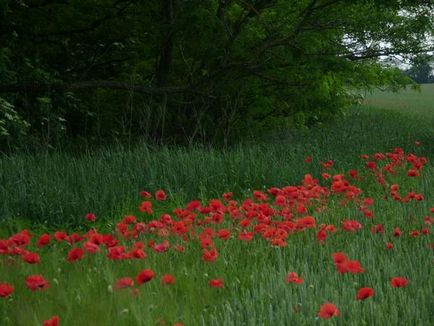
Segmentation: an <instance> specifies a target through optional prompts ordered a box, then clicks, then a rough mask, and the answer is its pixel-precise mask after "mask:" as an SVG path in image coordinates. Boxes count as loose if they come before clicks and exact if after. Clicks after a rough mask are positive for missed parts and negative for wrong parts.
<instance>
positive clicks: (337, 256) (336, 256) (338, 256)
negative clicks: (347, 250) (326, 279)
mask: <svg viewBox="0 0 434 326" xmlns="http://www.w3.org/2000/svg"><path fill="white" fill-rule="evenodd" d="M332 256H333V261H334V262H335V264H341V263H343V262H345V261H347V259H348V258H347V255H345V254H344V253H343V252H335V253H333V255H332Z"/></svg>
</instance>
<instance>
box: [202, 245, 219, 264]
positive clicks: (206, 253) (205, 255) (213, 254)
mask: <svg viewBox="0 0 434 326" xmlns="http://www.w3.org/2000/svg"><path fill="white" fill-rule="evenodd" d="M218 256H219V253H218V251H217V249H216V248H211V249H210V250H208V249H203V250H202V259H203V260H204V261H205V262H208V263H209V262H213V261H215V260H216V259H217V257H218Z"/></svg>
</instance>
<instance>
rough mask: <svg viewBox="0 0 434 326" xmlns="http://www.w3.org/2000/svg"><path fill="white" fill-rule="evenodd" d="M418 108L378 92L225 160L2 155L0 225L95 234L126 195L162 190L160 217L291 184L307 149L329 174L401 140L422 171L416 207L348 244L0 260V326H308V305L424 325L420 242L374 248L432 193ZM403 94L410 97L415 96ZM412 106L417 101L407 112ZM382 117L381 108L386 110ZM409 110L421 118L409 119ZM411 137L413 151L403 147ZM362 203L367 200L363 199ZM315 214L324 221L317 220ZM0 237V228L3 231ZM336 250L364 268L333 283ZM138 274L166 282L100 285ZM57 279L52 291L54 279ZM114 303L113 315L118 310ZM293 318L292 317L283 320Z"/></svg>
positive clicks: (428, 307) (128, 207) (398, 208)
mask: <svg viewBox="0 0 434 326" xmlns="http://www.w3.org/2000/svg"><path fill="white" fill-rule="evenodd" d="M418 96H420V97H423V98H424V99H425V100H422V102H426V104H425V106H424V109H423V110H422V109H417V111H415V110H413V109H412V108H413V106H412V104H411V103H412V102H413V100H414V99H412V98H411V97H410V98H409V100H408V101H409V102H407V104H406V105H404V100H400V101H398V102H397V103H398V104H399V105H397V104H396V103H395V104H393V108H390V107H389V108H387V110H384V109H378V108H374V106H376V105H381V106H384V105H385V104H384V103H385V102H384V101H389V102H388V103H390V97H389V95H384V94H382V95H378V94H377V95H374V97H372V98H369V100H368V103H369V106H365V107H362V108H358V109H354V110H352V112H351V113H350V114H349V115H348V117H347V118H346V119H344V120H342V121H338V122H336V123H334V124H333V125H330V126H325V127H324V128H321V129H318V130H315V131H313V132H311V133H309V134H302V133H297V134H289V135H286V136H285V137H283V136H282V137H281V138H280V139H279V140H277V141H274V142H273V143H270V144H262V145H248V146H247V145H246V146H243V147H240V148H237V149H232V150H228V151H226V152H222V151H215V150H208V149H190V150H180V149H162V150H159V151H152V150H148V149H146V148H136V149H134V150H132V151H125V150H124V149H122V148H116V149H110V150H106V151H103V152H101V153H94V154H92V155H83V156H82V157H79V158H77V157H65V156H64V155H62V154H57V155H50V156H44V155H40V156H36V157H31V158H29V157H23V156H15V157H11V158H7V159H6V158H3V159H1V160H0V171H1V173H2V174H1V176H0V178H1V179H0V198H1V200H0V214H1V215H0V216H1V217H2V218H9V219H15V218H16V217H19V218H20V220H26V219H27V220H33V221H38V222H44V221H45V222H46V226H44V227H47V228H50V225H51V224H52V223H58V224H71V223H74V222H77V221H81V220H83V215H84V214H85V213H86V212H87V211H94V212H96V213H97V215H98V216H99V217H100V219H106V221H107V222H106V223H105V224H106V226H107V225H110V224H111V223H112V222H110V220H111V221H113V218H114V217H116V218H119V217H121V216H122V215H121V214H123V213H131V212H135V209H133V208H132V207H135V206H136V204H137V202H138V198H137V192H138V190H140V189H150V190H154V189H156V188H158V187H163V188H165V189H167V190H168V191H169V193H170V194H171V195H172V197H173V198H174V199H173V201H172V202H169V203H168V204H167V205H168V206H167V207H163V209H164V210H171V209H172V208H173V207H175V206H176V205H178V204H180V203H182V202H184V201H185V200H186V199H193V198H196V197H199V198H210V197H211V196H213V195H217V194H220V193H221V192H222V191H227V190H232V191H234V192H235V193H236V195H237V196H239V197H242V196H243V194H244V192H246V191H248V189H259V188H263V187H264V186H267V187H268V186H283V185H287V184H295V183H297V184H298V183H299V181H300V179H301V178H302V176H303V175H304V174H305V173H309V172H311V173H313V174H314V175H316V176H318V175H319V173H320V169H319V168H318V167H317V166H316V164H315V165H312V166H307V165H305V164H304V163H303V159H304V157H305V156H307V155H312V156H313V157H314V160H315V162H316V163H318V162H320V161H325V160H327V159H333V160H335V162H336V169H335V170H334V172H336V173H338V172H345V171H348V170H349V169H350V168H361V166H362V163H361V162H360V160H359V158H358V156H359V155H360V154H362V153H368V154H371V153H375V152H381V151H386V150H391V149H392V148H393V147H395V146H402V147H404V148H405V149H406V150H408V151H415V152H416V153H417V154H420V155H425V156H427V157H428V159H429V160H430V163H429V164H428V166H427V167H426V169H425V170H424V172H423V178H422V179H421V180H419V181H418V182H416V183H415V184H410V185H409V186H411V187H414V188H415V190H417V191H420V192H422V193H424V195H425V197H426V199H427V200H426V201H425V202H422V203H421V204H419V205H413V206H409V207H407V206H403V205H399V204H395V205H391V204H384V205H380V204H379V205H378V206H376V207H375V208H374V210H375V211H376V212H377V217H376V219H375V220H374V222H375V223H383V224H384V225H385V226H387V230H388V231H389V233H388V236H384V237H383V236H379V235H372V234H371V233H370V232H369V223H370V222H365V221H366V220H364V219H363V218H362V219H361V221H362V222H363V223H366V225H365V227H364V230H363V231H361V232H359V233H357V234H355V235H354V236H350V237H348V236H347V235H345V234H340V235H338V236H336V237H332V238H331V239H330V240H328V241H327V242H326V244H325V245H324V246H319V245H318V244H317V243H316V242H315V241H314V240H313V239H314V233H309V234H298V235H295V236H293V237H290V238H289V241H288V248H285V249H272V248H269V246H268V245H265V244H264V243H263V242H262V241H260V240H254V241H255V242H254V243H249V244H244V243H239V242H238V241H232V242H230V243H228V244H226V245H225V249H224V250H223V249H222V246H223V244H222V243H218V244H217V246H218V248H219V249H222V250H221V255H222V256H221V257H220V258H219V260H218V261H217V262H216V263H215V264H211V265H208V264H204V263H203V262H202V261H201V260H200V251H199V250H198V248H197V245H196V246H192V248H189V250H188V252H187V253H186V254H185V255H180V254H176V253H170V254H167V255H156V254H152V253H151V254H150V257H149V258H148V259H147V260H146V261H145V263H144V264H143V263H142V262H114V263H113V262H108V261H106V260H105V259H104V258H103V257H86V259H85V261H84V262H82V263H78V264H76V265H73V266H72V267H71V266H70V265H69V264H67V263H65V262H64V261H63V256H64V255H65V252H66V250H67V248H66V247H65V248H64V249H63V252H57V251H54V250H52V251H46V252H44V254H43V261H44V262H45V263H42V264H41V265H38V266H30V265H27V266H25V267H22V268H19V270H17V268H15V267H13V266H9V267H7V266H6V265H5V264H3V265H1V266H0V281H1V280H2V279H3V280H4V281H9V282H11V283H13V284H17V289H16V295H15V296H14V297H12V298H11V299H10V300H9V301H8V302H7V303H5V302H4V301H2V302H0V312H2V313H1V314H0V316H1V317H0V318H2V319H0V320H1V322H0V323H1V324H2V325H33V324H35V325H38V324H39V325H40V324H41V322H40V321H41V320H43V319H46V318H48V317H50V316H51V315H52V314H59V315H61V318H62V321H63V322H64V324H66V325H85V324H89V325H153V324H156V321H157V320H159V319H161V320H162V321H164V323H162V324H161V325H170V323H173V322H175V321H182V322H184V323H185V325H197V324H205V325H243V324H247V325H311V324H313V323H314V322H315V321H316V317H315V316H316V313H317V311H318V309H319V306H320V305H321V304H322V303H324V302H325V301H332V302H334V303H336V305H337V306H338V307H339V308H340V309H341V316H340V317H338V318H336V319H334V321H333V322H334V323H336V324H339V325H398V324H401V325H427V324H429V322H430V320H432V319H433V318H434V312H433V310H432V293H434V284H433V279H434V274H433V269H432V260H433V252H432V251H429V250H427V249H426V248H425V245H426V244H427V243H428V242H433V241H432V235H431V236H429V237H425V238H421V239H420V240H417V241H415V240H413V239H412V238H409V237H408V236H406V237H402V238H399V239H397V240H396V241H394V242H395V248H394V250H393V251H390V252H386V251H385V250H384V244H385V242H386V241H388V240H390V238H391V237H390V232H391V230H392V228H393V227H394V226H400V227H401V228H402V229H403V231H404V233H405V234H406V235H407V234H408V232H409V231H410V230H412V229H413V228H417V227H420V223H418V222H415V221H414V220H412V219H409V217H410V216H411V215H416V216H417V217H419V220H420V218H421V217H422V216H423V214H424V212H426V211H427V209H428V207H430V205H431V206H432V204H433V198H434V168H433V165H432V161H433V159H434V148H433V146H432V145H433V143H432V140H433V137H434V101H433V102H432V104H431V106H429V104H427V103H428V101H429V100H428V97H429V96H431V95H430V93H426V92H423V93H422V95H418ZM416 98H417V99H418V98H419V97H416ZM417 107H418V108H420V107H421V106H419V105H418V106H417ZM390 109H393V110H390ZM418 112H424V114H423V116H422V114H420V113H418ZM414 140H419V141H421V142H422V143H423V146H422V147H420V148H414V144H413V143H414ZM371 195H374V196H377V197H378V196H379V195H375V193H371ZM345 217H346V218H349V219H359V218H360V213H359V212H358V211H357V210H355V209H347V208H338V207H335V208H333V209H332V210H330V211H329V213H328V214H325V215H324V216H323V217H321V222H323V221H327V222H332V223H335V224H337V225H338V224H339V223H340V221H341V220H342V219H343V218H345ZM323 219H324V220H323ZM1 232H3V233H6V232H8V230H5V228H3V229H2V230H1ZM334 251H345V252H346V253H347V254H348V256H349V257H351V258H353V259H358V260H360V261H361V262H362V264H363V266H364V267H365V269H366V271H367V272H366V273H364V274H360V275H356V276H352V275H344V276H342V275H338V274H337V273H336V271H335V267H334V266H333V263H332V261H331V253H332V252H334ZM144 267H151V268H153V269H154V270H155V271H156V273H157V275H161V274H162V273H172V274H174V275H175V276H176V277H177V279H178V282H177V284H176V285H175V286H174V287H173V288H168V289H162V288H161V286H160V285H159V284H158V282H154V283H152V284H148V285H146V286H145V287H144V288H143V289H141V292H142V293H141V295H139V296H138V297H137V298H134V299H132V298H131V296H130V295H129V294H128V293H114V294H113V293H111V292H110V291H109V289H108V285H109V284H113V282H114V280H115V279H117V278H118V277H122V276H134V275H136V273H137V271H139V270H141V269H143V268H144ZM290 270H294V271H296V272H297V273H299V274H300V275H302V276H303V277H304V278H305V282H304V283H303V284H302V285H300V286H291V285H287V284H285V283H284V282H283V278H284V276H285V275H286V273H287V272H288V271H290ZM30 273H43V274H44V275H45V276H46V277H47V278H49V279H50V280H51V281H52V287H51V288H50V290H49V291H47V292H46V293H44V294H42V293H30V292H28V291H27V290H26V289H24V285H23V281H22V280H23V278H24V276H25V275H28V274H30ZM219 275H222V276H223V277H224V280H225V285H226V287H225V289H223V290H216V289H211V288H209V287H208V285H207V283H208V280H209V278H210V277H217V276H219ZM403 275H406V276H408V277H409V278H410V280H411V285H410V286H409V287H408V288H406V289H391V288H390V286H389V284H388V281H389V278H390V276H403ZM54 279H56V280H58V284H59V285H57V284H56V281H54ZM361 286H372V287H374V288H375V290H376V291H377V294H376V296H375V297H374V298H371V299H369V301H366V302H363V303H362V304H361V303H360V302H356V301H354V296H355V293H356V290H357V289H358V288H359V287H361ZM125 309H127V310H125ZM295 311H298V312H295Z"/></svg>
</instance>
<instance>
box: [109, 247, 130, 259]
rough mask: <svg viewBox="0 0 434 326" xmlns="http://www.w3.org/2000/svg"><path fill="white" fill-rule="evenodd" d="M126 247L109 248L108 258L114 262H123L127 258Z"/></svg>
mask: <svg viewBox="0 0 434 326" xmlns="http://www.w3.org/2000/svg"><path fill="white" fill-rule="evenodd" d="M126 256H127V255H126V253H125V247H124V246H113V247H110V248H108V254H107V258H108V259H112V260H121V259H124V258H127V257H126Z"/></svg>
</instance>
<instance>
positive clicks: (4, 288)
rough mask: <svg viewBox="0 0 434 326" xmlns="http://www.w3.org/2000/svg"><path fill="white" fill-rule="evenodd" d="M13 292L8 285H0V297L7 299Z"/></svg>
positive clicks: (12, 288)
mask: <svg viewBox="0 0 434 326" xmlns="http://www.w3.org/2000/svg"><path fill="white" fill-rule="evenodd" d="M12 292H14V287H13V286H12V285H10V284H8V283H0V297H2V298H7V297H8V296H10V295H11V294H12Z"/></svg>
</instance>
